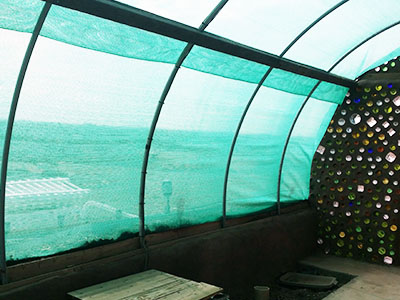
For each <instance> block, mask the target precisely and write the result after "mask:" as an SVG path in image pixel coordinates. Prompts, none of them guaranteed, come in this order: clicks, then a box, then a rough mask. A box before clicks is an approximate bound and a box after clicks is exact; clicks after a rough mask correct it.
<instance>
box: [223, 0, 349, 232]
mask: <svg viewBox="0 0 400 300" xmlns="http://www.w3.org/2000/svg"><path fill="white" fill-rule="evenodd" d="M348 1H349V0H343V1H341V2H339V3H338V4H336V5H335V6H333V7H332V8H330V9H329V10H327V11H326V12H325V13H323V14H322V15H321V16H320V17H319V18H318V19H316V20H315V21H314V22H312V23H311V24H310V25H309V26H308V27H307V28H305V29H304V30H303V31H302V32H301V33H300V34H299V35H297V36H296V37H295V38H294V40H293V41H292V42H291V43H290V44H289V45H288V46H287V47H286V48H285V49H284V50H283V51H282V53H281V54H280V55H279V57H283V56H284V55H285V54H286V53H287V52H288V51H289V49H290V48H291V47H292V46H293V45H294V44H295V43H296V42H297V41H298V40H299V39H300V38H301V37H302V36H303V35H305V34H306V33H307V32H308V31H309V30H310V29H311V28H313V27H314V26H315V25H316V24H317V23H319V22H320V21H321V20H322V19H324V18H325V17H326V16H327V15H329V14H330V13H331V12H333V11H335V10H336V9H337V8H339V7H340V6H342V5H343V4H345V3H346V2H348ZM272 70H273V68H272V67H270V68H269V69H268V70H267V72H266V73H265V74H264V76H263V77H262V78H261V80H260V82H259V83H258V85H257V87H256V89H255V90H254V92H253V94H252V95H251V97H250V100H249V101H248V103H247V105H246V107H245V109H244V111H243V114H242V117H241V118H240V121H239V124H238V127H237V129H236V132H235V135H234V137H233V140H232V145H231V149H230V151H229V155H228V162H227V165H226V170H225V179H224V193H223V205H222V227H225V223H226V195H227V189H228V179H229V170H230V166H231V162H232V156H233V151H234V150H235V145H236V141H237V138H238V136H239V132H240V129H241V128H242V124H243V122H244V119H245V118H246V115H247V112H248V110H249V108H250V106H251V104H252V103H253V100H254V98H255V97H256V95H257V93H258V91H259V90H260V88H261V86H262V85H263V84H264V82H265V80H266V79H267V77H268V76H269V74H270V73H271V71H272ZM277 209H278V214H279V213H280V203H279V198H278V202H277Z"/></svg>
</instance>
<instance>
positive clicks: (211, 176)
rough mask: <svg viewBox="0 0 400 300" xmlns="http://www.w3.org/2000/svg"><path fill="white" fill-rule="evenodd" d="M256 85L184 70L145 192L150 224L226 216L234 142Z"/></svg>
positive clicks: (166, 111)
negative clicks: (227, 172) (226, 185)
mask: <svg viewBox="0 0 400 300" xmlns="http://www.w3.org/2000/svg"><path fill="white" fill-rule="evenodd" d="M255 87H256V85H254V84H249V83H246V82H240V81H237V80H232V79H226V78H223V77H218V76H215V75H210V74H205V73H202V72H197V71H193V70H190V69H186V68H182V69H181V70H180V71H179V72H178V75H177V77H176V78H175V81H174V84H173V86H172V89H171V90H170V92H169V94H168V97H167V98H166V102H165V105H164V107H163V111H162V113H161V116H160V119H159V122H158V125H157V130H156V132H155V135H154V139H153V144H152V148H151V152H150V158H149V166H148V169H147V182H146V198H145V199H146V209H145V212H146V226H147V228H148V229H150V230H151V231H160V230H162V229H164V230H165V229H167V228H174V227H181V226H186V225H189V224H199V223H205V222H208V221H215V220H218V219H220V218H221V214H222V194H223V184H224V175H225V168H226V162H227V159H228V154H229V149H230V145H231V143H232V139H233V135H234V132H235V129H236V126H237V124H238V122H239V119H240V117H241V114H242V112H243V110H244V107H245V106H246V104H247V101H248V99H249V98H250V96H251V94H252V92H253V91H254V89H255ZM168 201H169V209H168Z"/></svg>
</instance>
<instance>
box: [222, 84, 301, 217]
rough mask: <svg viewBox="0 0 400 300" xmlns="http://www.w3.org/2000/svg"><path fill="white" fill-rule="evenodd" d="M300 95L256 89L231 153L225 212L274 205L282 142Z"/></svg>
mask: <svg viewBox="0 0 400 300" xmlns="http://www.w3.org/2000/svg"><path fill="white" fill-rule="evenodd" d="M303 99H304V96H298V95H293V94H289V93H285V92H281V91H277V90H274V89H270V88H267V87H261V89H260V90H259V92H258V94H257V96H256V97H255V99H254V100H253V103H252V105H251V106H250V109H249V111H248V112H247V116H246V119H245V121H244V122H243V125H242V129H241V131H240V134H239V136H238V139H237V142H236V147H235V151H234V152H233V156H232V163H231V168H230V173H229V181H228V193H227V215H228V216H238V215H245V214H248V213H252V212H256V211H261V210H265V209H268V208H270V207H273V206H275V205H276V201H277V184H278V172H279V162H280V158H281V154H282V150H283V146H284V144H285V141H286V137H287V135H288V133H289V129H290V126H291V124H292V121H293V119H294V117H295V116H296V113H297V111H298V109H299V108H300V106H301V104H302V100H303ZM298 188H299V189H306V188H307V187H306V186H305V185H303V186H299V187H298Z"/></svg>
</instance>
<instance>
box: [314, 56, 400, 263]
mask: <svg viewBox="0 0 400 300" xmlns="http://www.w3.org/2000/svg"><path fill="white" fill-rule="evenodd" d="M399 75H400V59H399V58H395V59H393V60H391V61H389V62H388V63H386V64H383V65H381V66H380V67H377V68H376V69H375V70H371V71H369V72H368V73H366V74H364V75H363V76H361V77H360V78H359V81H358V85H357V86H356V87H354V88H352V89H350V91H349V93H348V94H347V95H346V97H345V99H344V102H343V104H342V105H340V106H339V107H338V108H337V111H336V113H335V115H334V116H333V118H332V120H331V122H330V125H329V127H328V128H327V131H326V133H325V136H324V138H323V139H322V141H321V143H320V145H319V147H318V150H317V153H316V154H315V156H314V159H313V166H312V172H311V174H312V180H311V187H310V191H311V197H310V199H311V202H312V203H313V205H314V206H315V207H316V209H317V211H318V218H319V224H318V226H319V228H318V240H317V242H318V244H319V245H320V247H321V249H322V250H323V251H324V252H325V253H332V254H335V255H338V256H345V257H353V258H357V259H361V260H366V261H369V262H377V263H385V264H396V265H399V264H400V256H399V247H400V238H399V232H400V230H399V228H400V182H399V174H400V173H399V172H400V151H399V149H400V125H399V124H400V123H399V122H400V80H399V79H400V76H399Z"/></svg>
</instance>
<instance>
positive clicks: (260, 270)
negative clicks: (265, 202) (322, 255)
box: [0, 208, 317, 300]
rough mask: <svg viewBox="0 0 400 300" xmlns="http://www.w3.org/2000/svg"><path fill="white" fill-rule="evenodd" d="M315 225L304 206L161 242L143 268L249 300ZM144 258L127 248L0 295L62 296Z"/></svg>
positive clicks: (299, 252)
mask: <svg viewBox="0 0 400 300" xmlns="http://www.w3.org/2000/svg"><path fill="white" fill-rule="evenodd" d="M316 226H317V220H316V216H315V212H314V211H313V210H312V209H309V208H307V209H302V210H300V211H296V212H293V213H290V214H286V215H281V216H275V217H270V218H267V219H263V220H259V221H255V222H251V223H247V224H243V225H238V226H233V227H230V228H225V229H222V230H217V231H213V232H209V233H205V234H201V235H196V236H192V237H188V238H183V239H179V240H175V241H170V242H166V243H162V244H159V245H156V246H152V247H150V250H149V251H150V255H149V268H151V269H158V270H161V271H165V272H169V273H172V274H175V275H178V276H182V277H185V278H188V279H192V280H195V281H203V282H207V283H210V284H214V285H217V286H220V287H223V288H224V289H225V291H226V292H227V293H229V294H230V295H231V298H232V299H250V298H251V296H249V293H251V291H252V287H253V286H254V285H262V284H267V283H268V282H271V281H272V280H274V278H275V277H276V276H277V275H279V274H280V273H283V272H285V271H288V270H290V269H292V268H294V267H295V265H296V262H297V261H298V260H299V259H301V258H303V257H305V256H307V255H310V254H312V252H313V251H314V250H315V240H316ZM144 257H145V256H144V252H143V251H142V250H140V251H132V252H128V253H124V254H121V255H118V256H114V257H110V258H107V259H102V260H98V261H95V262H90V263H86V264H82V265H79V266H74V267H70V268H66V269H64V270H62V271H58V272H55V273H54V274H53V275H52V276H50V277H49V275H43V277H42V278H38V281H36V282H33V283H32V282H31V283H29V284H28V285H26V286H22V287H18V288H15V289H11V290H10V289H9V288H8V289H7V290H8V291H6V289H5V287H0V298H1V299H8V300H12V299H18V300H20V299H32V300H33V299H41V300H43V299H66V297H65V295H66V293H67V292H69V291H72V290H75V289H79V288H82V287H87V286H90V285H93V284H96V283H100V282H104V281H107V280H111V279H115V278H119V277H121V276H126V275H129V274H133V273H137V272H140V271H142V270H143V267H144ZM40 279H41V280H40ZM2 290H3V291H2ZM246 295H247V296H246Z"/></svg>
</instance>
